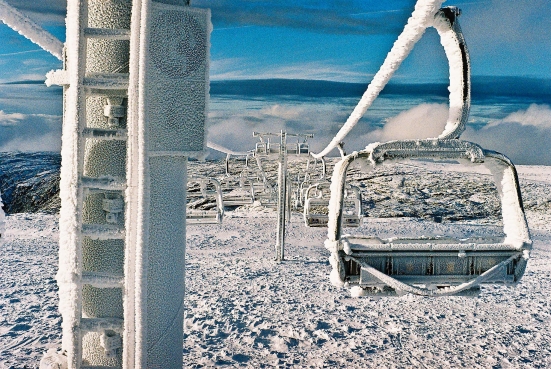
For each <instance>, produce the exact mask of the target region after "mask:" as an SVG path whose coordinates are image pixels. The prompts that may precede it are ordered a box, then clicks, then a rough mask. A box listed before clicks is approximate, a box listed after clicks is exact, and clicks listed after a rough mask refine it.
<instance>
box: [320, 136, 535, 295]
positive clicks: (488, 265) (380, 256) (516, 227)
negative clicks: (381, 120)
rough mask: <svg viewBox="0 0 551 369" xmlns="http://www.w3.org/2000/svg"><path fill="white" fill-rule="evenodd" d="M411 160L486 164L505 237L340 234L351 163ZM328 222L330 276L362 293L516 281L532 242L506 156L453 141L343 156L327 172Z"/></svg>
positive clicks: (394, 144)
mask: <svg viewBox="0 0 551 369" xmlns="http://www.w3.org/2000/svg"><path fill="white" fill-rule="evenodd" d="M411 158H440V159H447V160H450V159H451V160H455V161H458V162H460V163H463V164H474V165H485V166H486V167H487V168H488V169H489V170H490V171H491V173H492V174H493V176H494V180H495V182H496V185H497V188H498V192H499V195H500V198H501V207H502V218H503V231H504V233H505V237H473V238H460V239H458V238H452V237H446V238H444V237H424V236H420V237H416V238H390V239H381V238H379V237H377V235H371V234H360V235H350V234H343V232H342V228H343V227H344V225H345V214H344V211H343V210H344V209H343V204H344V200H345V195H346V188H347V185H346V174H347V170H348V168H349V166H350V164H352V163H353V162H356V161H358V162H360V164H367V166H368V167H370V168H373V167H376V166H378V165H381V164H383V163H385V162H399V161H403V160H407V159H411ZM360 166H361V165H360ZM328 228H329V229H328V239H327V241H326V242H325V246H326V247H327V248H328V249H329V250H330V251H331V253H332V254H331V258H330V261H331V264H332V267H333V271H332V272H331V280H332V282H333V283H334V284H335V285H339V286H344V285H347V286H349V287H356V288H357V287H359V288H361V289H362V291H361V292H362V293H388V294H400V293H412V294H417V295H424V296H443V295H455V294H469V293H472V292H476V291H477V290H478V289H479V285H480V284H483V283H504V284H514V283H516V282H518V281H519V280H520V278H521V277H522V275H523V273H524V270H525V268H526V263H527V260H528V257H529V254H530V250H531V244H532V241H531V239H530V233H529V230H528V226H527V223H526V219H525V215H524V210H523V206H522V198H521V195H520V187H519V182H518V177H517V173H516V169H515V167H514V166H513V164H512V163H511V161H510V160H509V159H508V158H507V157H505V156H504V155H502V154H500V153H497V152H494V151H490V150H484V149H482V148H481V147H479V146H478V145H476V144H474V143H470V142H467V141H462V140H457V139H452V140H438V139H426V140H405V141H391V142H387V143H382V144H381V143H376V144H372V145H369V146H368V147H367V148H366V149H365V150H362V151H360V152H354V153H352V154H350V155H347V156H345V157H343V158H342V160H341V161H340V162H339V163H338V164H337V165H336V166H335V170H334V174H333V178H332V187H331V201H330V211H329V224H328Z"/></svg>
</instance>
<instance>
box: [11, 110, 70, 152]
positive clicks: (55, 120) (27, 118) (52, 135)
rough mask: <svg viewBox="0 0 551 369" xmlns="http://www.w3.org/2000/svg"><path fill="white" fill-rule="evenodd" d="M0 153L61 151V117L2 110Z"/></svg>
mask: <svg viewBox="0 0 551 369" xmlns="http://www.w3.org/2000/svg"><path fill="white" fill-rule="evenodd" d="M0 133H1V134H0V151H29V152H31V151H33V152H34V151H60V149H61V117H59V116H49V115H39V114H37V115H26V114H21V113H6V112H4V111H3V110H0Z"/></svg>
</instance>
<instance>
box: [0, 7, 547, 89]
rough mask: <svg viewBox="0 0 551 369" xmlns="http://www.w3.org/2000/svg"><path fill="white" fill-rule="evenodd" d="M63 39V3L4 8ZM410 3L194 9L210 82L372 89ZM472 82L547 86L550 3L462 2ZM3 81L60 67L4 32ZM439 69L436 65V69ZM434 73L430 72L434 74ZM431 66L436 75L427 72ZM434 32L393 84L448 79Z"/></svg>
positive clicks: (32, 76) (0, 78)
mask: <svg viewBox="0 0 551 369" xmlns="http://www.w3.org/2000/svg"><path fill="white" fill-rule="evenodd" d="M7 2H8V3H10V4H11V5H13V6H15V7H17V8H18V9H20V10H21V11H23V12H25V13H26V14H27V15H29V16H30V17H32V18H33V19H35V20H36V21H37V22H38V23H39V24H41V25H42V26H43V27H45V28H46V29H48V30H50V31H51V32H52V33H54V34H55V35H56V36H57V37H59V38H60V39H64V37H65V35H64V33H65V30H64V17H65V6H66V5H65V2H64V1H63V0H44V1H42V2H35V1H28V0H7ZM414 4H415V1H413V0H389V1H379V0H348V1H311V0H306V1H289V2H283V1H257V0H192V6H197V7H208V8H211V10H212V21H213V25H214V31H213V33H212V48H211V66H212V68H211V76H212V79H236V78H239V79H244V78H283V77H284V78H301V79H325V80H335V81H353V82H368V81H369V78H370V76H372V75H373V74H374V73H375V72H376V71H377V69H378V67H379V65H380V64H381V63H382V61H383V59H384V57H385V55H386V53H387V52H388V51H389V50H390V47H391V46H392V44H393V42H394V41H395V39H396V37H397V35H398V34H399V33H400V31H401V30H402V28H403V25H404V24H405V21H406V20H407V18H408V17H409V15H410V14H411V11H412V9H413V6H414ZM444 5H457V6H459V7H460V8H461V9H462V11H463V15H462V17H461V18H460V22H461V25H462V27H463V30H464V33H465V36H466V39H467V44H468V46H469V49H470V52H471V56H472V63H473V75H493V76H496V75H497V76H503V75H506V76H531V77H537V78H551V68H549V67H548V60H546V59H548V57H549V55H551V37H549V36H550V35H551V31H550V29H551V27H550V26H551V22H550V21H549V18H548V13H549V11H551V4H550V2H549V1H547V0H458V1H447V2H445V3H444ZM0 38H1V40H2V43H1V44H0V60H1V63H0V73H1V74H0V81H15V80H24V79H40V77H41V76H43V75H44V73H45V72H47V71H48V70H50V69H53V68H56V67H59V62H57V61H56V59H55V58H53V57H51V56H49V55H48V53H46V52H43V51H39V50H38V47H37V46H35V45H34V44H32V43H31V42H29V41H27V40H25V39H23V38H22V37H21V36H19V35H18V34H16V33H15V32H13V31H12V30H10V29H9V28H8V27H6V26H4V25H2V26H1V27H0ZM434 61H436V63H435V62H434ZM433 65H434V67H433ZM427 66H431V67H427ZM445 68H446V66H445V60H444V56H443V51H442V50H441V47H440V46H439V44H438V38H437V36H436V35H435V32H428V33H427V35H426V37H425V38H424V39H423V40H422V41H421V42H420V43H419V44H418V45H417V47H416V50H415V51H414V53H413V54H412V55H411V56H410V58H408V60H407V61H406V62H405V63H404V65H403V66H402V68H401V69H400V71H399V72H398V74H397V75H396V79H399V80H404V81H413V82H423V81H427V80H428V79H431V80H435V79H440V80H441V79H442V78H445V77H446V75H445V71H446V69H445Z"/></svg>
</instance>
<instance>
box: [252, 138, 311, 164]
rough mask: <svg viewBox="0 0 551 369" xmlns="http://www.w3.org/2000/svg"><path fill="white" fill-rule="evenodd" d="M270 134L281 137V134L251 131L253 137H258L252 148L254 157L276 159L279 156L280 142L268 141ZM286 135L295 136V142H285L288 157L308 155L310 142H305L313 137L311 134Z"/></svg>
mask: <svg viewBox="0 0 551 369" xmlns="http://www.w3.org/2000/svg"><path fill="white" fill-rule="evenodd" d="M270 136H279V137H281V134H276V133H259V132H253V137H258V138H259V139H260V142H257V143H256V146H255V150H254V155H255V156H256V157H259V158H269V159H277V158H278V157H279V154H280V153H281V147H282V145H281V142H272V141H270ZM286 137H287V138H288V137H297V142H285V145H284V146H285V153H286V154H287V155H288V158H289V159H291V158H293V157H295V158H301V157H305V156H310V144H309V143H308V142H307V139H308V138H312V137H314V135H313V134H293V133H287V134H286ZM301 138H302V141H301Z"/></svg>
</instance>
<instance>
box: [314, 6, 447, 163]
mask: <svg viewBox="0 0 551 369" xmlns="http://www.w3.org/2000/svg"><path fill="white" fill-rule="evenodd" d="M444 1H445V0H419V1H417V4H415V10H414V11H413V13H412V14H411V17H410V18H409V19H408V22H407V24H406V26H405V27H404V30H403V31H402V33H401V34H400V36H398V39H397V40H396V42H394V45H393V46H392V49H391V50H390V52H389V53H388V55H387V57H386V59H385V61H384V63H383V65H381V68H380V69H379V71H378V72H377V74H375V76H374V77H373V80H372V81H371V83H370V84H369V86H368V87H367V90H366V91H365V93H364V94H363V96H362V98H361V100H360V102H359V103H358V105H357V106H356V108H355V109H354V111H353V112H352V114H350V117H349V118H348V120H347V121H346V123H345V124H344V125H343V126H342V128H341V129H340V131H339V132H338V133H337V135H336V136H335V137H334V138H333V140H332V141H331V142H330V143H329V145H327V147H326V148H325V149H323V151H321V152H320V153H319V154H313V156H314V157H315V158H321V157H322V156H326V155H327V154H328V153H329V152H330V151H331V150H333V149H334V148H335V147H337V145H338V144H339V143H340V142H341V141H342V140H343V139H344V138H345V137H346V135H347V134H348V133H349V132H350V130H351V129H352V128H353V127H354V126H355V125H356V124H357V123H358V121H359V120H360V118H361V117H362V116H363V115H364V114H365V112H366V111H367V109H368V108H369V107H370V106H371V104H372V103H373V101H374V100H375V99H376V98H377V96H379V93H380V92H381V91H382V90H383V88H384V87H385V86H386V84H387V83H388V81H389V80H390V78H391V77H392V75H393V74H394V72H395V71H396V70H397V69H398V68H399V67H400V64H401V63H402V62H403V61H404V59H405V58H406V57H407V56H408V55H409V53H410V52H411V50H413V47H414V46H415V43H417V41H419V39H421V37H422V36H423V34H424V32H425V30H426V29H427V27H429V26H431V25H432V24H433V19H434V16H435V14H436V13H437V12H438V10H439V9H440V6H441V5H442V3H443V2H444Z"/></svg>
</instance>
